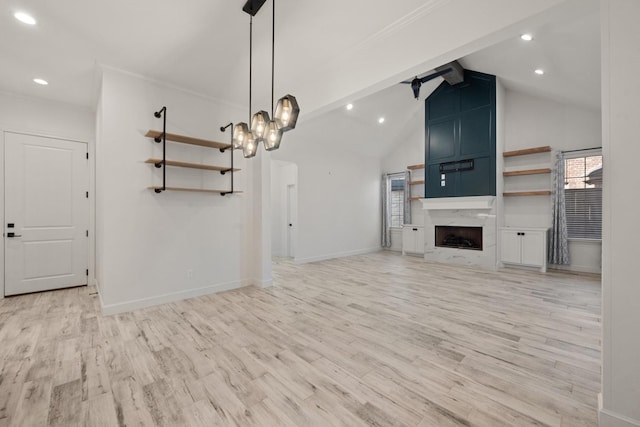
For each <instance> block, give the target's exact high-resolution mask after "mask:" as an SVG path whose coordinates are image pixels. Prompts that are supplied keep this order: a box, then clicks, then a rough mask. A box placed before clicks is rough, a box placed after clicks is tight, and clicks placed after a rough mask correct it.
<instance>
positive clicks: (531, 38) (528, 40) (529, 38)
mask: <svg viewBox="0 0 640 427" xmlns="http://www.w3.org/2000/svg"><path fill="white" fill-rule="evenodd" d="M520 38H521V39H522V40H524V41H526V42H530V41H531V40H533V36H532V35H531V34H523V35H521V36H520Z"/></svg>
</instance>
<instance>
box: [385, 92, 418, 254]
mask: <svg viewBox="0 0 640 427" xmlns="http://www.w3.org/2000/svg"><path fill="white" fill-rule="evenodd" d="M424 88H425V86H423V89H424ZM428 95H429V93H428V92H426V93H425V92H424V90H423V92H422V93H421V100H420V101H419V102H420V108H418V109H417V110H415V111H414V113H413V115H412V116H411V117H410V118H409V120H408V122H407V123H406V125H405V126H404V127H403V128H402V129H403V131H402V132H401V133H400V134H399V135H397V136H396V137H395V138H394V141H395V144H394V145H393V147H392V149H391V150H390V151H389V152H388V153H387V154H386V155H385V156H384V157H383V158H382V173H396V172H403V171H405V170H406V169H407V166H409V165H417V164H421V163H424V137H425V136H424V99H423V98H422V97H424V98H426V97H427V96H428ZM416 102H418V101H416ZM411 179H412V180H422V179H424V169H418V170H412V171H411ZM411 195H412V196H421V197H424V185H415V186H412V188H411ZM411 223H412V224H416V225H424V211H423V210H422V203H421V202H419V201H414V202H411ZM401 236H402V234H400V238H401ZM394 237H395V236H394V235H392V236H391V242H392V245H393V246H394V247H395V246H396V243H395V240H397V239H394ZM400 246H402V244H401V243H400Z"/></svg>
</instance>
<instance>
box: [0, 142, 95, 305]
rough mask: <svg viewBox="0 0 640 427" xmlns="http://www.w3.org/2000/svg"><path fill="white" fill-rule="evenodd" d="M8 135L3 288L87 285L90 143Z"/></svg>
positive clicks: (32, 289)
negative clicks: (88, 153) (88, 158)
mask: <svg viewBox="0 0 640 427" xmlns="http://www.w3.org/2000/svg"><path fill="white" fill-rule="evenodd" d="M4 136H5V157H4V159H5V160H4V162H5V165H4V167H5V181H4V186H5V193H4V194H5V216H4V218H5V224H4V241H5V243H4V244H5V260H4V266H5V270H4V271H5V291H4V294H5V295H17V294H24V293H28V292H38V291H46V290H52V289H59V288H66V287H71V286H79V285H86V284H87V266H88V238H87V230H88V223H89V201H88V199H87V193H86V191H87V189H88V182H89V179H88V161H87V159H86V153H87V145H86V144H85V143H81V142H74V141H66V140H61V139H54V138H46V137H40V136H34V135H25V134H18V133H9V132H7V133H5V134H4Z"/></svg>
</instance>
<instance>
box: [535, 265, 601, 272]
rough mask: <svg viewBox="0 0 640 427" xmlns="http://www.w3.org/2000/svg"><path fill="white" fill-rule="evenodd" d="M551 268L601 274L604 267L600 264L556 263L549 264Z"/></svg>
mask: <svg viewBox="0 0 640 427" xmlns="http://www.w3.org/2000/svg"><path fill="white" fill-rule="evenodd" d="M548 268H549V270H557V271H569V272H575V273H590V274H601V273H602V269H601V268H600V267H598V266H593V267H592V266H585V265H555V264H549V266H548Z"/></svg>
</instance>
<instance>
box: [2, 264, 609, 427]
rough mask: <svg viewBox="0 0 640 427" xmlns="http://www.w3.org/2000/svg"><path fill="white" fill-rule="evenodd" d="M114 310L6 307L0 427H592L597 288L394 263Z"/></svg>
mask: <svg viewBox="0 0 640 427" xmlns="http://www.w3.org/2000/svg"><path fill="white" fill-rule="evenodd" d="M274 283H275V285H274V287H273V288H271V289H267V290H263V289H257V288H252V287H251V288H245V289H241V290H236V291H230V292H226V293H222V294H217V295H211V296H206V297H200V298H195V299H191V300H187V301H182V302H179V303H173V304H167V305H163V306H159V307H155V308H150V309H145V310H139V311H136V312H133V313H128V314H122V315H117V316H112V317H103V316H102V315H101V314H100V312H99V309H98V300H97V297H96V295H95V294H94V293H95V290H93V289H92V288H77V289H71V290H64V291H57V292H47V293H41V294H34V295H27V296H20V297H13V298H7V299H4V300H3V301H0V363H1V364H2V365H1V372H0V426H8V425H15V426H42V425H55V426H65V427H68V426H89V425H101V426H125V425H126V426H153V425H160V426H182V425H185V426H191V425H193V426H213V425H223V426H227V425H229V426H234V425H236V426H322V427H325V426H334V425H335V426H339V425H342V426H367V425H368V426H411V427H415V426H419V427H426V426H456V425H474V426H491V427H494V426H503V425H504V426H521V425H549V426H565V427H568V426H595V425H596V394H597V392H598V391H599V388H600V374H599V372H600V362H599V360H600V283H599V280H598V279H597V278H592V277H585V276H575V275H568V274H559V273H548V274H540V273H534V272H522V271H519V270H504V271H500V272H488V271H483V270H476V269H470V268H462V267H451V266H443V265H437V264H429V263H425V262H424V261H423V260H420V259H417V258H411V257H401V256H398V255H396V254H392V253H377V254H371V255H364V256H357V257H350V258H345V259H340V260H332V261H325V262H319V263H313V264H307V265H302V266H296V265H293V264H291V263H288V262H284V261H282V262H277V263H276V265H275V267H274Z"/></svg>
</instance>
